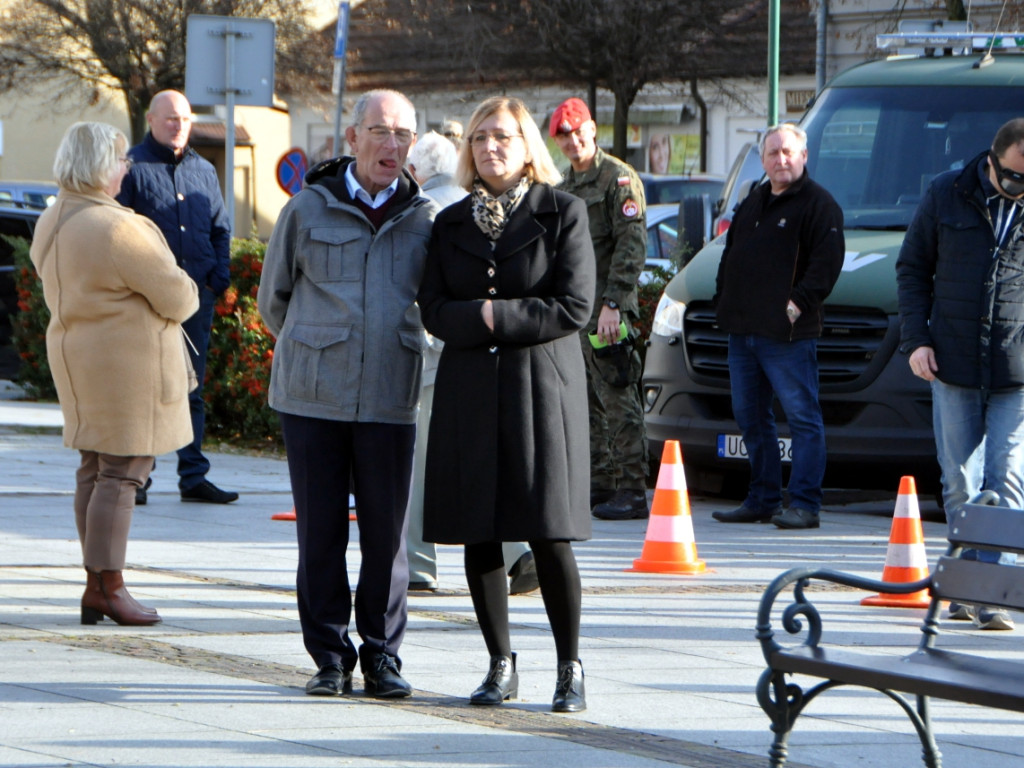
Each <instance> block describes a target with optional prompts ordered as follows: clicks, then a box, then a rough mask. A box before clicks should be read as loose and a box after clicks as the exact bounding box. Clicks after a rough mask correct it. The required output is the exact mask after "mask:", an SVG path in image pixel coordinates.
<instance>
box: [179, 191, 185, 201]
mask: <svg viewBox="0 0 1024 768" xmlns="http://www.w3.org/2000/svg"><path fill="white" fill-rule="evenodd" d="M184 199H185V195H184V194H183V193H181V192H179V193H178V200H184Z"/></svg>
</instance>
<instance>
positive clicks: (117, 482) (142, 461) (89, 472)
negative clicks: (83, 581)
mask: <svg viewBox="0 0 1024 768" xmlns="http://www.w3.org/2000/svg"><path fill="white" fill-rule="evenodd" d="M80 453H81V454H82V463H81V465H80V466H79V467H78V470H77V471H76V472H75V525H76V526H77V527H78V540H79V541H80V542H81V544H82V563H83V564H84V565H85V567H86V568H88V569H90V570H93V571H120V570H123V569H124V563H125V557H126V553H127V550H128V531H129V529H130V528H131V526H132V512H133V511H134V510H135V489H136V488H141V487H142V486H143V485H144V484H145V482H146V478H147V477H149V473H150V472H151V471H152V470H153V457H152V456H111V455H110V454H107V453H96V452H95V451H80Z"/></svg>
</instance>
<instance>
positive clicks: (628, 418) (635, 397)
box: [581, 332, 648, 491]
mask: <svg viewBox="0 0 1024 768" xmlns="http://www.w3.org/2000/svg"><path fill="white" fill-rule="evenodd" d="M581 339H582V344H583V357H584V359H585V360H586V361H587V399H588V401H589V405H590V488H591V489H592V490H594V491H606V490H609V491H610V490H616V489H618V488H627V489H633V490H636V489H641V488H645V487H646V484H647V462H648V457H647V430H646V428H645V427H644V412H643V408H642V407H641V405H640V388H639V382H640V366H641V363H640V353H639V352H637V351H636V349H633V350H632V353H631V359H630V362H631V365H630V370H631V374H630V376H629V383H628V384H627V385H626V386H625V387H617V386H613V385H612V384H609V383H608V381H607V380H606V379H607V378H611V379H613V380H614V378H615V376H614V374H611V373H610V372H609V371H608V370H604V371H603V374H604V375H602V366H603V365H607V363H606V362H605V361H602V360H599V359H597V358H596V357H595V355H594V348H593V346H591V344H590V341H589V339H588V338H587V334H586V333H585V332H584V333H582V334H581Z"/></svg>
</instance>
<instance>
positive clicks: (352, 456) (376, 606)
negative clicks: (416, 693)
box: [279, 413, 416, 670]
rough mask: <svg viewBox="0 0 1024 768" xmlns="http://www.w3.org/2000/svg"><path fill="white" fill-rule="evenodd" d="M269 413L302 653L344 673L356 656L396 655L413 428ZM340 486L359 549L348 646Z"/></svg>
mask: <svg viewBox="0 0 1024 768" xmlns="http://www.w3.org/2000/svg"><path fill="white" fill-rule="evenodd" d="M279 415H280V417H281V428H282V432H283V434H284V444H285V450H286V451H287V453H288V472H289V474H290V476H291V482H292V496H293V498H294V501H295V520H296V530H297V533H298V543H299V567H298V573H297V577H296V588H297V592H298V603H299V620H300V622H301V625H302V638H303V642H304V643H305V646H306V650H307V651H308V652H309V655H310V656H311V657H312V658H313V661H314V662H315V663H316V665H317V667H322V666H323V665H324V664H328V663H334V664H341V665H342V667H344V668H345V669H346V670H349V669H354V668H355V666H356V662H357V661H359V660H362V662H363V666H366V665H367V664H368V663H369V662H370V660H371V659H372V658H373V657H374V656H375V655H377V654H378V653H381V652H383V653H388V654H390V655H392V656H395V657H396V658H397V657H398V648H399V646H401V644H402V638H403V637H404V635H405V626H406V621H407V618H408V610H407V605H406V593H407V591H408V588H409V566H408V561H407V558H406V551H405V528H406V507H407V505H408V500H409V482H410V478H411V475H412V457H413V448H414V446H415V441H416V426H415V424H373V423H359V422H342V421H328V420H325V419H314V418H308V417H305V416H294V415H291V414H287V413H280V414H279ZM353 486H354V487H353ZM350 492H351V493H353V494H354V495H355V498H356V512H357V518H358V523H357V524H358V526H359V549H360V552H361V554H362V565H361V567H360V569H359V581H358V584H357V586H356V600H355V618H356V629H357V630H358V632H359V637H360V638H361V639H362V645H361V646H360V648H359V650H358V651H357V650H356V647H355V645H354V644H353V642H352V640H351V638H350V637H349V621H350V619H351V614H352V591H351V587H350V586H349V578H348V567H347V563H346V552H347V550H348V540H349V520H348V496H349V493H350ZM400 663H401V662H399V664H400Z"/></svg>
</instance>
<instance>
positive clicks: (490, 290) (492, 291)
mask: <svg viewBox="0 0 1024 768" xmlns="http://www.w3.org/2000/svg"><path fill="white" fill-rule="evenodd" d="M487 293H489V294H490V295H491V296H497V295H498V289H497V288H495V287H494V286H491V287H490V288H488V289H487Z"/></svg>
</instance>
